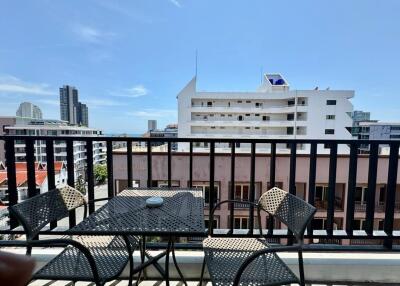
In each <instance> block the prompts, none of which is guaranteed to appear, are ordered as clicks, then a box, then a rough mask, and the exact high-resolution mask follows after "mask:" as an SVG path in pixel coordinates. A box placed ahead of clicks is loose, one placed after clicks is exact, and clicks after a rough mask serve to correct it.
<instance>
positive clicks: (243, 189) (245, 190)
mask: <svg viewBox="0 0 400 286" xmlns="http://www.w3.org/2000/svg"><path fill="white" fill-rule="evenodd" d="M249 189H250V185H249V184H235V200H238V201H246V202H247V201H249Z"/></svg>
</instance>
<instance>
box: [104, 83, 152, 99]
mask: <svg viewBox="0 0 400 286" xmlns="http://www.w3.org/2000/svg"><path fill="white" fill-rule="evenodd" d="M148 93H149V90H148V89H147V88H146V87H144V85H142V84H138V85H135V86H134V87H131V88H126V89H124V90H122V91H117V92H115V91H113V92H110V94H111V95H112V96H123V97H131V98H136V97H141V96H144V95H147V94H148Z"/></svg>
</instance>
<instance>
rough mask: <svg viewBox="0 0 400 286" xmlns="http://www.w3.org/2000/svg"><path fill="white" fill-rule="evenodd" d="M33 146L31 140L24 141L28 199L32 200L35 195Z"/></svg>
mask: <svg viewBox="0 0 400 286" xmlns="http://www.w3.org/2000/svg"><path fill="white" fill-rule="evenodd" d="M34 144H35V141H34V140H33V139H32V138H29V139H25V151H26V170H27V175H28V198H32V197H34V196H36V195H37V191H36V175H35V173H36V170H35V145H34Z"/></svg>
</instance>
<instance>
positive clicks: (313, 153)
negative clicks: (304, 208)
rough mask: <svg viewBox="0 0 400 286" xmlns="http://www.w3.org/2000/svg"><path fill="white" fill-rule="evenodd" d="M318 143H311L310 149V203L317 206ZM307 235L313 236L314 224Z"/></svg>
mask: <svg viewBox="0 0 400 286" xmlns="http://www.w3.org/2000/svg"><path fill="white" fill-rule="evenodd" d="M317 147H318V145H317V143H311V149H310V168H309V174H308V203H309V204H311V205H314V204H315V177H316V172H317ZM307 234H308V235H310V236H312V234H313V227H312V222H311V223H309V224H308V226H307Z"/></svg>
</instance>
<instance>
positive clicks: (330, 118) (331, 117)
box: [326, 115, 336, 120]
mask: <svg viewBox="0 0 400 286" xmlns="http://www.w3.org/2000/svg"><path fill="white" fill-rule="evenodd" d="M335 117H336V116H335V115H327V116H326V119H327V120H334V119H335Z"/></svg>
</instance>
